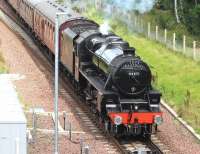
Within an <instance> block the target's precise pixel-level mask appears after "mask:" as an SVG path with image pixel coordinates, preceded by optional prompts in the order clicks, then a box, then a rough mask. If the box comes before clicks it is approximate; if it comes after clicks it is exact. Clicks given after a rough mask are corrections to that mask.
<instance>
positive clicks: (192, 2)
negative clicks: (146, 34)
mask: <svg viewBox="0 0 200 154" xmlns="http://www.w3.org/2000/svg"><path fill="white" fill-rule="evenodd" d="M175 1H176V4H177V5H175ZM156 7H157V9H159V10H162V11H164V12H167V13H168V15H163V16H162V15H159V23H160V25H161V26H162V27H166V28H168V27H170V26H172V25H173V24H176V23H174V22H173V20H169V18H170V15H169V14H170V12H171V13H172V14H174V20H175V18H176V16H175V10H177V16H178V18H179V19H180V22H181V24H184V25H185V26H186V28H187V29H188V31H189V32H190V33H192V34H194V35H199V34H200V26H199V25H200V0H173V1H169V0H158V1H157V4H156ZM167 21H171V22H172V23H168V22H167ZM175 21H176V20H175Z"/></svg>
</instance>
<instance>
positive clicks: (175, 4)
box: [174, 0, 180, 23]
mask: <svg viewBox="0 0 200 154" xmlns="http://www.w3.org/2000/svg"><path fill="white" fill-rule="evenodd" d="M174 12H175V17H176V21H177V23H180V18H179V15H178V7H177V0H174Z"/></svg>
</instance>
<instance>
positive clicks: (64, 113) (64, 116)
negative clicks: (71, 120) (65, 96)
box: [63, 112, 67, 130]
mask: <svg viewBox="0 0 200 154" xmlns="http://www.w3.org/2000/svg"><path fill="white" fill-rule="evenodd" d="M66 119H67V114H66V112H63V120H64V126H63V128H64V130H66V121H67V120H66Z"/></svg>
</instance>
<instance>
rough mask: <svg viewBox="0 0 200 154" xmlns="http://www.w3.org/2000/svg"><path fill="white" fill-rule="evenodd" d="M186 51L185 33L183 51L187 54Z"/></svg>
mask: <svg viewBox="0 0 200 154" xmlns="http://www.w3.org/2000/svg"><path fill="white" fill-rule="evenodd" d="M185 51H186V36H185V35H183V53H184V54H185Z"/></svg>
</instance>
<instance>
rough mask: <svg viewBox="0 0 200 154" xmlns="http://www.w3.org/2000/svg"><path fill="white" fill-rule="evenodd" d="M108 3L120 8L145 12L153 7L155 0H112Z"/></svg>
mask: <svg viewBox="0 0 200 154" xmlns="http://www.w3.org/2000/svg"><path fill="white" fill-rule="evenodd" d="M109 3H110V4H111V5H114V6H117V7H118V8H121V9H122V10H126V11H138V12H139V13H145V12H148V11H150V10H151V9H152V8H153V6H154V4H155V0H112V1H110V2H109Z"/></svg>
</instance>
